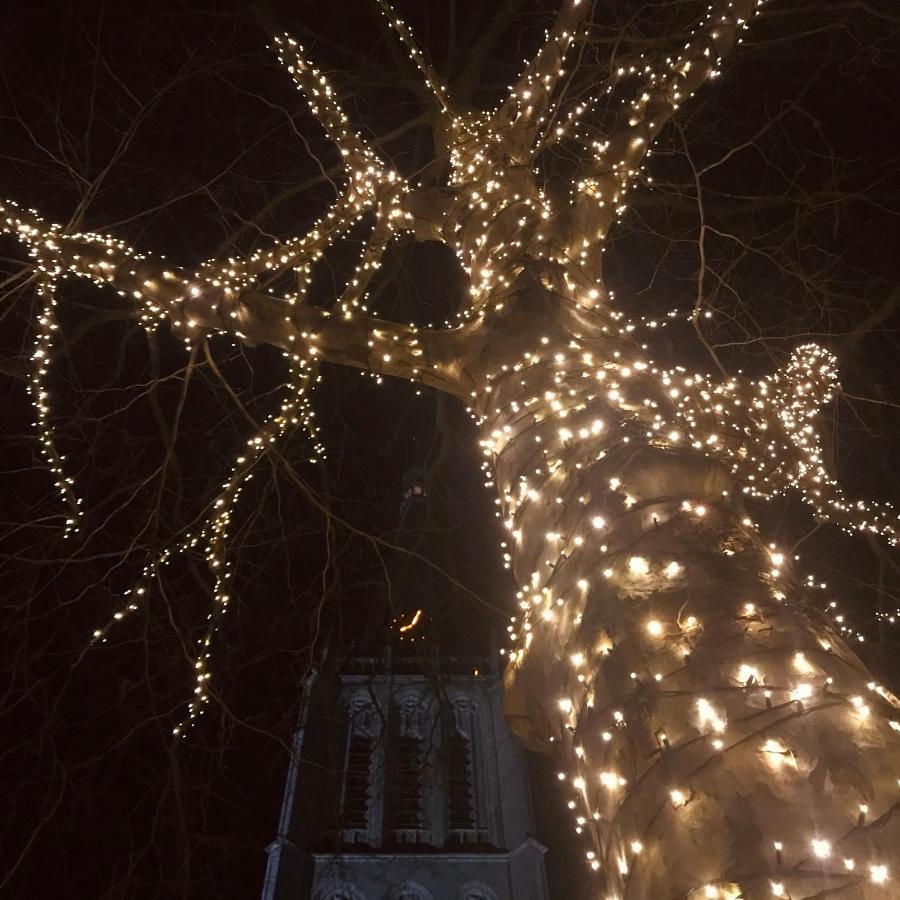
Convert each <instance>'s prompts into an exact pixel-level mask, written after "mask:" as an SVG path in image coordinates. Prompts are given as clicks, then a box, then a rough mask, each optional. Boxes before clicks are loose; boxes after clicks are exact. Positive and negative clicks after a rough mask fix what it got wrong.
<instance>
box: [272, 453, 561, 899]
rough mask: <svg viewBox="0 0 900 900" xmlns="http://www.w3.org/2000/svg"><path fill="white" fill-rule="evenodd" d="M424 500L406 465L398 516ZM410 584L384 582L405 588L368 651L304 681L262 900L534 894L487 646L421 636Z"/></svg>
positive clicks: (517, 758)
mask: <svg viewBox="0 0 900 900" xmlns="http://www.w3.org/2000/svg"><path fill="white" fill-rule="evenodd" d="M425 503H426V500H425V491H424V481H423V480H422V479H421V477H420V475H419V474H418V473H417V472H415V471H414V472H413V473H410V474H408V476H407V478H405V479H404V485H403V505H402V507H401V521H402V522H403V521H406V522H407V524H408V520H409V519H410V518H414V517H415V516H417V515H418V514H419V511H420V510H421V508H422V507H423V506H424V504H425ZM423 583H424V581H423V580H418V581H417V579H416V578H415V572H412V573H410V572H409V571H407V573H406V577H405V578H399V579H398V580H397V584H399V585H402V586H403V587H402V590H403V591H404V592H408V593H409V594H414V595H415V597H410V598H408V600H407V601H402V602H401V603H400V604H399V610H398V614H397V616H396V618H395V619H394V621H393V622H392V623H391V625H390V626H389V627H388V629H387V632H386V633H383V639H382V640H381V641H379V642H378V643H379V644H380V646H379V647H378V651H379V652H378V653H377V655H376V654H375V653H374V652H373V651H371V650H370V651H369V654H368V655H362V654H360V653H359V652H358V651H357V652H354V653H352V654H346V655H342V656H340V657H339V658H336V657H334V656H332V658H330V659H328V658H326V659H323V660H322V662H321V665H320V666H319V667H318V668H317V669H316V670H315V671H313V672H311V674H310V675H309V676H308V677H307V679H306V682H305V684H304V686H303V703H302V708H301V713H300V718H299V723H298V727H297V730H296V732H295V735H294V743H293V753H292V759H291V764H290V768H289V771H288V776H287V784H286V787H285V792H284V800H283V803H282V810H281V817H280V821H279V825H278V834H277V837H276V838H275V840H274V841H273V842H272V843H271V844H270V845H269V848H268V853H269V859H268V866H267V869H266V879H265V884H264V887H263V893H262V900H546V898H547V896H548V894H547V886H546V877H545V873H544V861H543V854H544V847H543V846H541V844H539V843H538V842H537V841H536V840H535V839H534V837H533V836H532V834H533V830H534V824H533V823H534V817H533V811H532V806H531V799H530V796H529V791H528V777H527V772H526V760H525V754H524V751H523V750H522V749H521V747H520V746H519V745H518V743H517V742H516V741H515V739H514V738H513V737H512V735H511V734H510V732H509V731H508V729H507V727H506V723H505V721H504V718H503V714H502V710H501V705H500V690H501V678H500V673H499V671H498V653H497V651H496V650H490V649H489V648H486V650H487V652H481V653H480V654H475V653H473V655H459V654H453V655H451V654H449V653H448V652H447V650H446V649H443V650H439V649H438V648H437V647H436V646H431V645H430V644H429V642H428V641H427V640H423V638H422V634H421V629H422V622H423V620H424V619H425V618H427V612H425V611H426V610H428V609H429V608H430V609H434V608H435V606H436V605H437V604H439V603H440V598H439V597H433V596H432V597H424V598H423V595H422V594H423V587H422V585H423ZM472 626H473V630H477V629H478V627H479V623H477V622H473V623H472ZM481 630H482V631H484V629H483V628H482V629H481ZM483 645H484V642H482V646H483ZM472 646H473V647H477V646H478V642H477V641H475V640H473V642H472ZM466 649H467V648H465V647H464V648H463V652H464V653H465V651H466Z"/></svg>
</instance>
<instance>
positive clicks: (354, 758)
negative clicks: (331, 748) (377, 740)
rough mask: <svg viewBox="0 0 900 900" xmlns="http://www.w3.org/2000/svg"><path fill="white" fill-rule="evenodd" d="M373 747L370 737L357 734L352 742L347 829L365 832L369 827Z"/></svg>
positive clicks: (345, 805) (345, 795) (348, 781)
mask: <svg viewBox="0 0 900 900" xmlns="http://www.w3.org/2000/svg"><path fill="white" fill-rule="evenodd" d="M373 745H374V741H373V739H372V738H371V737H370V736H368V735H362V734H357V735H354V736H353V738H351V740H350V747H349V749H348V752H347V776H346V781H345V787H344V823H343V824H344V828H345V829H360V830H365V829H366V828H368V826H369V802H370V796H371V787H372V749H373Z"/></svg>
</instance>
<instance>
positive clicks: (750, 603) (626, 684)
mask: <svg viewBox="0 0 900 900" xmlns="http://www.w3.org/2000/svg"><path fill="white" fill-rule="evenodd" d="M551 280H552V281H554V282H557V283H559V279H558V278H554V277H552V273H550V275H549V276H548V273H547V272H546V271H544V270H542V271H537V270H536V267H535V265H534V264H528V265H526V267H525V269H524V271H523V274H522V275H521V276H519V278H518V279H517V280H516V282H515V284H514V285H513V287H512V289H511V290H510V291H509V293H508V295H507V296H506V297H505V298H504V302H505V303H507V305H508V312H507V313H506V315H505V316H504V318H505V320H506V321H504V322H495V323H494V324H493V326H482V327H481V328H480V329H479V332H478V333H483V332H484V331H487V332H488V333H487V334H486V335H484V337H483V340H481V341H475V342H473V350H472V358H473V359H475V358H477V359H478V360H479V361H480V363H481V367H482V369H483V370H486V371H487V377H485V378H484V380H483V381H482V382H481V383H480V384H479V386H478V388H477V389H476V391H474V392H473V393H474V394H476V395H477V399H476V403H475V409H476V411H477V413H478V415H479V420H480V423H481V436H482V444H483V446H484V448H485V452H486V453H487V454H488V455H489V457H490V459H491V461H492V465H491V466H490V467H488V469H487V470H488V471H492V472H493V476H494V477H495V478H496V484H497V489H498V491H499V495H500V500H501V503H502V508H503V515H504V517H505V518H506V520H507V527H508V528H509V530H510V535H509V539H508V547H507V551H508V560H509V562H510V564H511V566H512V569H513V572H514V574H515V577H516V580H517V583H518V584H519V585H520V586H521V591H520V593H519V601H520V602H519V606H520V610H518V615H517V617H516V619H515V621H514V624H513V625H512V626H511V627H510V631H511V632H512V636H513V638H514V639H515V640H514V645H515V647H516V649H515V650H514V651H513V652H512V653H511V656H512V660H511V662H510V664H509V669H508V673H507V695H506V700H507V710H508V717H509V721H510V723H511V725H512V727H513V728H514V730H515V732H516V733H517V734H518V735H519V736H520V737H521V738H522V739H523V740H524V741H525V742H526V743H527V744H528V746H530V747H532V748H537V749H542V750H546V751H552V752H554V753H555V754H557V755H558V757H559V758H560V760H561V766H562V771H561V772H560V778H561V780H562V781H563V782H564V784H563V787H564V789H565V791H566V794H567V799H570V801H571V802H570V804H569V805H570V808H571V809H572V816H573V829H574V830H575V831H576V832H577V833H578V834H579V835H580V838H578V839H579V840H581V841H582V842H583V846H584V851H585V855H586V862H587V864H588V865H589V866H591V867H593V868H595V869H596V871H597V878H598V888H597V893H596V896H597V897H602V898H607V897H619V898H629V900H635V898H642V900H664V898H683V897H686V896H699V897H739V896H740V897H744V898H757V897H760V898H763V897H765V898H769V897H772V896H776V897H778V896H784V897H792V898H795V900H796V898H801V897H812V896H816V897H818V896H826V895H827V896H842V897H854V898H868V897H873V898H875V897H878V898H884V897H887V896H896V894H895V893H894V892H895V890H896V884H895V883H894V886H891V882H888V883H887V884H884V883H882V881H883V876H884V874H885V870H884V869H882V868H879V867H881V866H887V873H888V874H889V875H893V876H897V875H898V874H900V822H898V819H900V816H898V814H897V812H898V811H897V807H898V799H900V792H898V776H900V734H898V733H897V731H898V729H900V726H898V725H897V723H896V722H895V721H892V720H893V719H896V718H898V717H900V714H898V712H897V711H895V710H893V709H892V703H893V702H894V701H893V698H892V697H891V696H890V695H889V694H888V693H887V692H886V691H884V690H883V689H882V688H880V687H879V686H877V685H875V683H874V682H873V678H872V675H871V674H870V673H869V672H868V671H867V670H866V667H865V666H864V665H863V664H862V663H861V661H860V660H859V659H858V657H857V656H856V655H855V654H854V653H853V652H852V651H851V650H850V649H849V647H848V646H847V644H846V642H845V641H844V640H843V639H842V637H841V636H840V634H839V633H838V632H837V631H836V629H835V627H833V626H832V624H831V623H830V622H829V621H828V619H827V618H826V617H825V616H824V615H823V614H821V613H820V612H818V611H817V610H816V609H814V607H813V606H812V604H811V602H810V600H809V598H808V597H807V595H806V593H805V592H804V589H803V587H802V586H801V584H800V583H799V582H798V580H797V578H796V577H795V576H794V574H793V573H792V571H791V567H790V565H789V564H788V563H787V562H786V561H783V560H782V558H781V557H780V556H779V555H778V554H777V553H775V551H773V550H771V549H769V548H767V546H766V544H765V543H764V540H763V538H762V537H761V536H760V534H759V533H758V531H757V530H756V528H755V527H754V526H753V525H752V523H751V522H750V520H749V519H748V518H747V516H746V512H745V510H744V509H743V507H742V504H741V502H740V496H739V492H738V490H736V489H735V485H734V484H733V483H732V481H731V478H730V476H729V472H728V471H727V469H726V468H725V467H724V466H723V465H722V464H720V463H719V462H717V461H716V460H714V459H711V458H710V457H708V456H707V455H706V454H704V453H702V452H700V451H698V450H695V449H692V448H691V447H689V446H688V447H685V446H682V445H680V444H679V441H678V440H677V438H676V437H675V436H672V438H671V439H670V438H669V437H667V436H662V435H659V434H657V433H656V432H654V431H653V430H652V429H650V428H647V427H645V426H644V425H641V424H636V423H635V421H634V420H633V418H632V417H633V414H634V412H635V410H637V411H640V410H648V409H649V410H652V412H653V414H654V415H656V414H657V413H660V412H661V413H663V417H664V418H665V413H666V412H667V410H668V408H669V407H670V406H671V404H672V399H671V398H670V397H669V396H668V391H669V390H670V389H669V388H667V387H665V386H664V385H663V384H661V383H660V379H658V378H653V377H649V376H648V375H646V374H642V373H641V372H640V371H638V370H637V369H636V368H634V367H632V369H631V374H630V375H629V376H628V377H624V378H623V377H622V374H623V373H621V371H619V370H618V366H619V365H620V364H623V363H624V364H632V365H633V363H634V362H636V361H639V360H641V359H642V358H643V357H644V355H643V353H642V352H641V351H640V349H639V348H638V347H637V346H636V345H634V344H632V343H630V342H629V341H627V340H626V339H623V338H622V337H621V336H617V337H615V338H613V337H610V336H609V334H610V331H614V329H611V328H610V327H609V323H608V322H607V329H606V330H605V329H604V328H603V326H602V324H600V323H599V322H598V316H597V314H596V312H594V313H593V314H592V316H591V319H590V320H588V318H587V317H586V316H584V315H583V314H582V311H580V310H579V309H578V307H577V305H576V304H575V303H574V302H573V301H572V299H571V298H569V297H566V296H564V295H563V294H561V293H559V292H557V291H555V290H550V289H548V288H547V287H545V286H543V284H546V283H548V282H549V281H551ZM515 335H518V336H519V337H518V338H517V339H514V338H512V337H510V336H515ZM542 338H544V339H546V340H542ZM516 345H518V346H516ZM520 347H530V348H534V347H538V348H540V349H539V350H538V351H534V352H535V353H536V354H539V355H535V356H531V357H529V358H524V357H523V356H522V354H521V353H520V349H519V348H520ZM607 364H613V365H612V366H609V365H607ZM504 367H505V369H504ZM470 371H471V368H470ZM598 373H603V374H601V375H600V376H599V378H598ZM611 391H612V395H611V393H610V392H611ZM617 391H618V392H620V394H619V395H618V396H617V394H616V392H617ZM651 404H652V405H651ZM645 418H646V417H645ZM648 435H650V436H651V437H648ZM682 444H683V442H682ZM489 477H490V476H489ZM601 520H602V521H601ZM817 842H825V843H817ZM693 892H697V893H696V894H695V893H693ZM823 892H827V893H823Z"/></svg>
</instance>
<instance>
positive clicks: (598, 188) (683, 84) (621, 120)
mask: <svg viewBox="0 0 900 900" xmlns="http://www.w3.org/2000/svg"><path fill="white" fill-rule="evenodd" d="M763 2H764V0H718V2H716V3H715V4H713V5H712V6H711V7H710V10H709V12H708V13H707V15H706V17H705V18H704V19H703V21H702V22H700V23H699V24H698V26H697V27H696V29H695V30H694V33H693V36H692V37H691V38H690V40H689V41H688V42H687V43H686V44H685V46H684V49H683V50H682V52H681V53H680V54H679V56H678V57H677V58H675V59H674V60H668V61H667V63H666V66H665V68H664V70H663V71H661V72H654V73H652V74H651V75H650V76H649V77H647V79H646V80H642V81H641V84H640V85H639V87H638V89H637V90H636V91H635V92H634V94H633V95H632V97H631V99H630V100H627V101H625V102H623V107H622V110H621V111H620V113H619V115H618V116H617V118H616V121H615V123H614V124H613V126H612V128H611V130H610V133H609V137H608V138H607V140H606V141H605V142H603V143H596V144H595V145H594V149H595V150H596V153H595V155H594V157H593V159H591V160H590V161H589V162H588V164H587V166H586V170H585V172H584V177H583V178H582V180H581V181H579V182H578V184H577V196H576V200H575V213H574V222H573V231H574V232H576V233H578V234H580V235H585V236H586V237H587V240H588V241H589V242H590V243H591V244H592V245H594V246H596V245H598V244H600V243H602V241H603V240H604V239H605V237H606V235H607V233H608V232H609V229H610V227H611V225H612V223H613V222H614V221H615V219H616V217H617V216H618V215H619V214H620V213H621V212H622V211H623V210H624V208H625V207H624V197H625V194H626V192H627V191H628V189H629V187H631V185H632V183H633V181H634V179H635V177H636V176H637V174H638V171H639V169H640V167H641V164H642V163H643V161H644V159H645V157H646V156H647V153H648V150H649V147H650V144H651V143H652V141H653V139H654V138H655V137H656V135H657V134H658V133H659V131H660V130H661V129H662V127H663V126H664V125H665V124H666V122H668V120H669V119H670V118H671V117H672V115H673V114H674V112H675V111H676V110H677V109H678V107H679V106H680V105H681V103H683V102H684V101H685V100H686V99H688V98H689V97H690V96H691V95H692V94H693V93H694V91H696V90H697V89H698V88H699V87H700V86H701V85H702V84H704V83H705V82H706V81H707V80H708V79H709V78H712V77H715V76H716V75H718V66H719V64H720V63H721V61H722V59H723V57H724V56H725V55H726V54H727V53H728V52H729V51H730V50H731V49H732V47H733V46H734V45H735V43H737V42H738V40H739V33H740V31H741V30H742V29H744V28H746V27H747V26H748V23H749V20H750V19H751V18H752V17H753V16H755V15H756V14H757V13H758V12H759V8H760V7H761V6H762V4H763Z"/></svg>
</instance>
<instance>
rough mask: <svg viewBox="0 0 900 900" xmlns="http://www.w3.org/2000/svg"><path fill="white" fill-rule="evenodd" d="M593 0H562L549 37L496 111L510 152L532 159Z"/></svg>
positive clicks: (495, 118)
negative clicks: (569, 57) (556, 91)
mask: <svg viewBox="0 0 900 900" xmlns="http://www.w3.org/2000/svg"><path fill="white" fill-rule="evenodd" d="M591 5H592V4H591V0H562V5H561V7H560V10H559V12H558V13H557V15H556V21H555V22H554V23H553V26H552V27H551V28H550V30H549V31H548V32H547V38H546V40H545V41H544V43H543V44H542V45H541V48H540V49H539V50H538V52H537V53H536V54H535V55H534V57H533V58H532V59H531V61H530V62H529V63H528V65H527V66H526V67H525V70H524V71H523V72H522V74H521V75H520V76H519V79H518V81H517V82H516V83H515V84H514V85H513V87H512V90H511V91H510V94H509V96H508V97H507V99H506V100H505V101H504V102H503V103H502V104H501V106H500V107H499V108H498V109H497V111H496V112H495V113H494V115H493V121H492V124H493V127H494V129H495V130H496V131H498V132H499V133H501V134H503V135H504V137H506V138H507V140H508V144H509V148H508V149H509V151H510V155H511V156H513V157H514V158H516V157H520V156H522V155H523V154H524V155H526V156H527V157H528V158H529V159H530V156H531V153H532V151H533V149H534V140H535V136H536V135H537V133H538V131H539V130H540V128H541V126H542V125H543V124H544V122H545V121H546V118H547V116H548V115H549V113H550V109H551V106H552V102H553V96H554V93H555V90H556V86H557V84H558V83H559V79H560V78H561V77H562V76H563V74H564V70H563V63H564V61H565V58H566V54H567V53H568V51H569V50H570V49H571V47H572V44H573V43H574V41H575V37H576V36H577V33H578V31H579V29H580V28H581V26H582V24H583V23H584V20H585V18H586V17H587V15H588V13H589V12H590V9H591Z"/></svg>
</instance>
